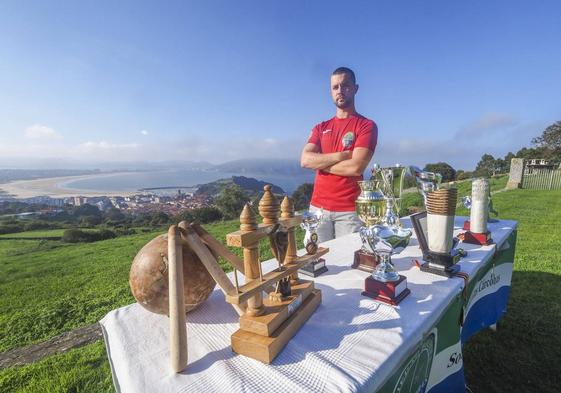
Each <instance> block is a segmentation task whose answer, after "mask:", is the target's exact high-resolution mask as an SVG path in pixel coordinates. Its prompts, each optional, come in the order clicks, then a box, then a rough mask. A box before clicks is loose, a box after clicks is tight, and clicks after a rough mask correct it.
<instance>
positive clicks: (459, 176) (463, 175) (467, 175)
mask: <svg viewBox="0 0 561 393" xmlns="http://www.w3.org/2000/svg"><path fill="white" fill-rule="evenodd" d="M472 177H473V172H470V171H462V170H461V169H460V170H459V171H458V172H456V180H466V179H471V178H472Z"/></svg>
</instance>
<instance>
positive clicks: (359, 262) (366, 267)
mask: <svg viewBox="0 0 561 393" xmlns="http://www.w3.org/2000/svg"><path fill="white" fill-rule="evenodd" d="M378 263H380V261H379V260H378V257H377V256H376V255H374V254H370V253H367V252H365V251H362V250H357V251H355V257H354V261H353V264H352V265H351V267H352V268H353V269H358V270H362V271H364V272H368V273H372V272H373V271H374V270H376V266H378Z"/></svg>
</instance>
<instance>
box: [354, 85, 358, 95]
mask: <svg viewBox="0 0 561 393" xmlns="http://www.w3.org/2000/svg"><path fill="white" fill-rule="evenodd" d="M357 91H358V84H355V94H356V92H357Z"/></svg>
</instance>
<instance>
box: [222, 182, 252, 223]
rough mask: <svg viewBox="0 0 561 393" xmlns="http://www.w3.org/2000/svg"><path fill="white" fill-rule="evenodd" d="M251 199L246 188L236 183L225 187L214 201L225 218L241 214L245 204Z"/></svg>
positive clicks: (232, 217)
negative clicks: (245, 190)
mask: <svg viewBox="0 0 561 393" xmlns="http://www.w3.org/2000/svg"><path fill="white" fill-rule="evenodd" d="M248 201H249V197H248V196H247V194H246V193H245V192H244V190H243V189H242V188H241V187H240V186H238V185H235V184H232V185H229V186H227V187H224V188H223V189H222V191H220V193H219V194H218V196H217V197H216V200H215V201H214V203H215V205H216V207H218V209H220V211H221V212H222V215H223V216H224V218H225V219H234V218H238V217H239V216H240V213H241V212H242V209H243V206H244V205H245V204H246V203H247V202H248Z"/></svg>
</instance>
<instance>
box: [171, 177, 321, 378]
mask: <svg viewBox="0 0 561 393" xmlns="http://www.w3.org/2000/svg"><path fill="white" fill-rule="evenodd" d="M259 212H260V214H261V216H262V217H263V223H262V224H257V220H256V216H255V213H254V212H253V211H252V210H251V207H250V205H249V204H246V205H245V207H244V209H243V211H242V213H241V215H240V230H239V231H237V232H234V233H230V234H228V235H227V237H226V240H227V243H228V245H230V246H233V247H240V248H242V250H243V259H242V258H240V257H238V256H237V255H236V254H234V253H233V252H232V251H230V250H229V249H228V247H226V246H224V245H223V244H222V243H220V242H219V241H218V240H216V239H215V238H214V237H212V236H211V235H210V234H209V233H208V232H207V231H205V229H204V228H203V227H202V226H200V225H198V224H193V223H192V224H188V223H187V222H185V221H182V222H181V223H179V225H178V226H177V227H176V226H175V225H172V226H171V227H170V229H169V231H168V259H169V310H170V311H169V315H170V348H171V364H172V369H173V371H175V372H179V371H181V370H183V369H184V368H185V367H186V366H187V336H186V333H187V332H186V325H185V312H184V298H183V296H184V293H183V292H184V291H183V289H184V283H183V278H184V277H183V274H182V272H183V273H184V272H185V271H184V270H183V269H182V261H183V259H182V257H183V256H184V255H196V258H197V260H200V263H201V264H202V265H203V266H204V268H203V271H205V273H204V274H206V272H207V271H208V273H209V274H210V276H211V277H212V279H213V280H214V281H215V282H216V283H217V284H218V286H219V287H220V289H221V290H222V291H223V292H224V295H225V299H226V301H227V302H228V303H230V304H231V305H232V307H233V308H234V309H235V310H236V312H237V313H238V315H239V316H240V319H239V323H240V329H239V330H237V331H236V332H235V333H234V334H233V335H232V337H231V339H232V350H233V351H234V352H236V353H239V354H241V355H245V356H248V357H251V358H253V359H257V360H260V361H262V362H264V363H271V362H272V361H273V359H274V358H275V356H277V355H278V354H279V352H280V351H281V350H282V349H283V348H284V346H285V345H286V344H287V343H288V341H289V340H290V339H291V338H292V337H293V336H294V335H295V334H296V332H297V331H298V329H299V328H300V327H301V326H302V325H303V324H304V323H305V322H306V321H307V320H308V318H309V317H310V315H311V314H312V313H313V312H314V311H315V309H316V308H317V307H318V306H319V304H320V303H321V291H320V290H318V289H315V288H314V283H313V281H306V280H301V279H299V277H298V273H297V272H298V269H300V268H302V267H303V266H305V265H307V264H308V263H310V261H312V260H317V259H318V258H319V257H321V256H322V255H325V254H326V253H327V252H328V251H329V249H327V248H322V247H320V248H317V249H316V250H314V252H313V253H308V254H306V255H304V256H300V257H299V256H298V255H297V253H296V236H295V228H296V227H297V226H299V225H300V223H301V222H302V217H301V216H298V215H295V214H294V204H293V203H292V201H291V200H290V199H289V198H287V197H285V198H284V200H283V203H282V205H279V203H278V201H277V200H276V198H275V196H274V195H273V193H272V192H271V186H269V185H267V186H265V194H264V195H263V198H262V199H261V202H260V203H259ZM279 215H280V217H279ZM265 238H269V241H270V243H271V248H272V250H273V254H274V255H275V257H276V258H277V261H278V267H277V268H276V269H274V270H273V271H271V272H268V273H265V274H263V272H262V270H261V262H260V261H259V242H260V241H261V240H262V239H265ZM185 253H187V254H185ZM219 257H222V258H224V259H225V260H226V261H227V262H228V263H230V264H231V266H232V267H233V269H234V284H232V282H231V281H230V279H229V278H228V276H227V275H226V273H224V271H223V270H222V268H221V266H220V265H219V263H218V258H219ZM197 263H198V262H197ZM238 272H241V273H242V274H243V275H244V276H245V283H244V284H243V285H241V286H240V285H239V283H238ZM187 279H190V280H193V278H192V277H191V278H189V277H188V278H187ZM196 281H197V280H195V282H192V283H191V284H192V285H195V284H196ZM185 288H186V287H185ZM205 299H206V297H205ZM203 301H204V299H203Z"/></svg>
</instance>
